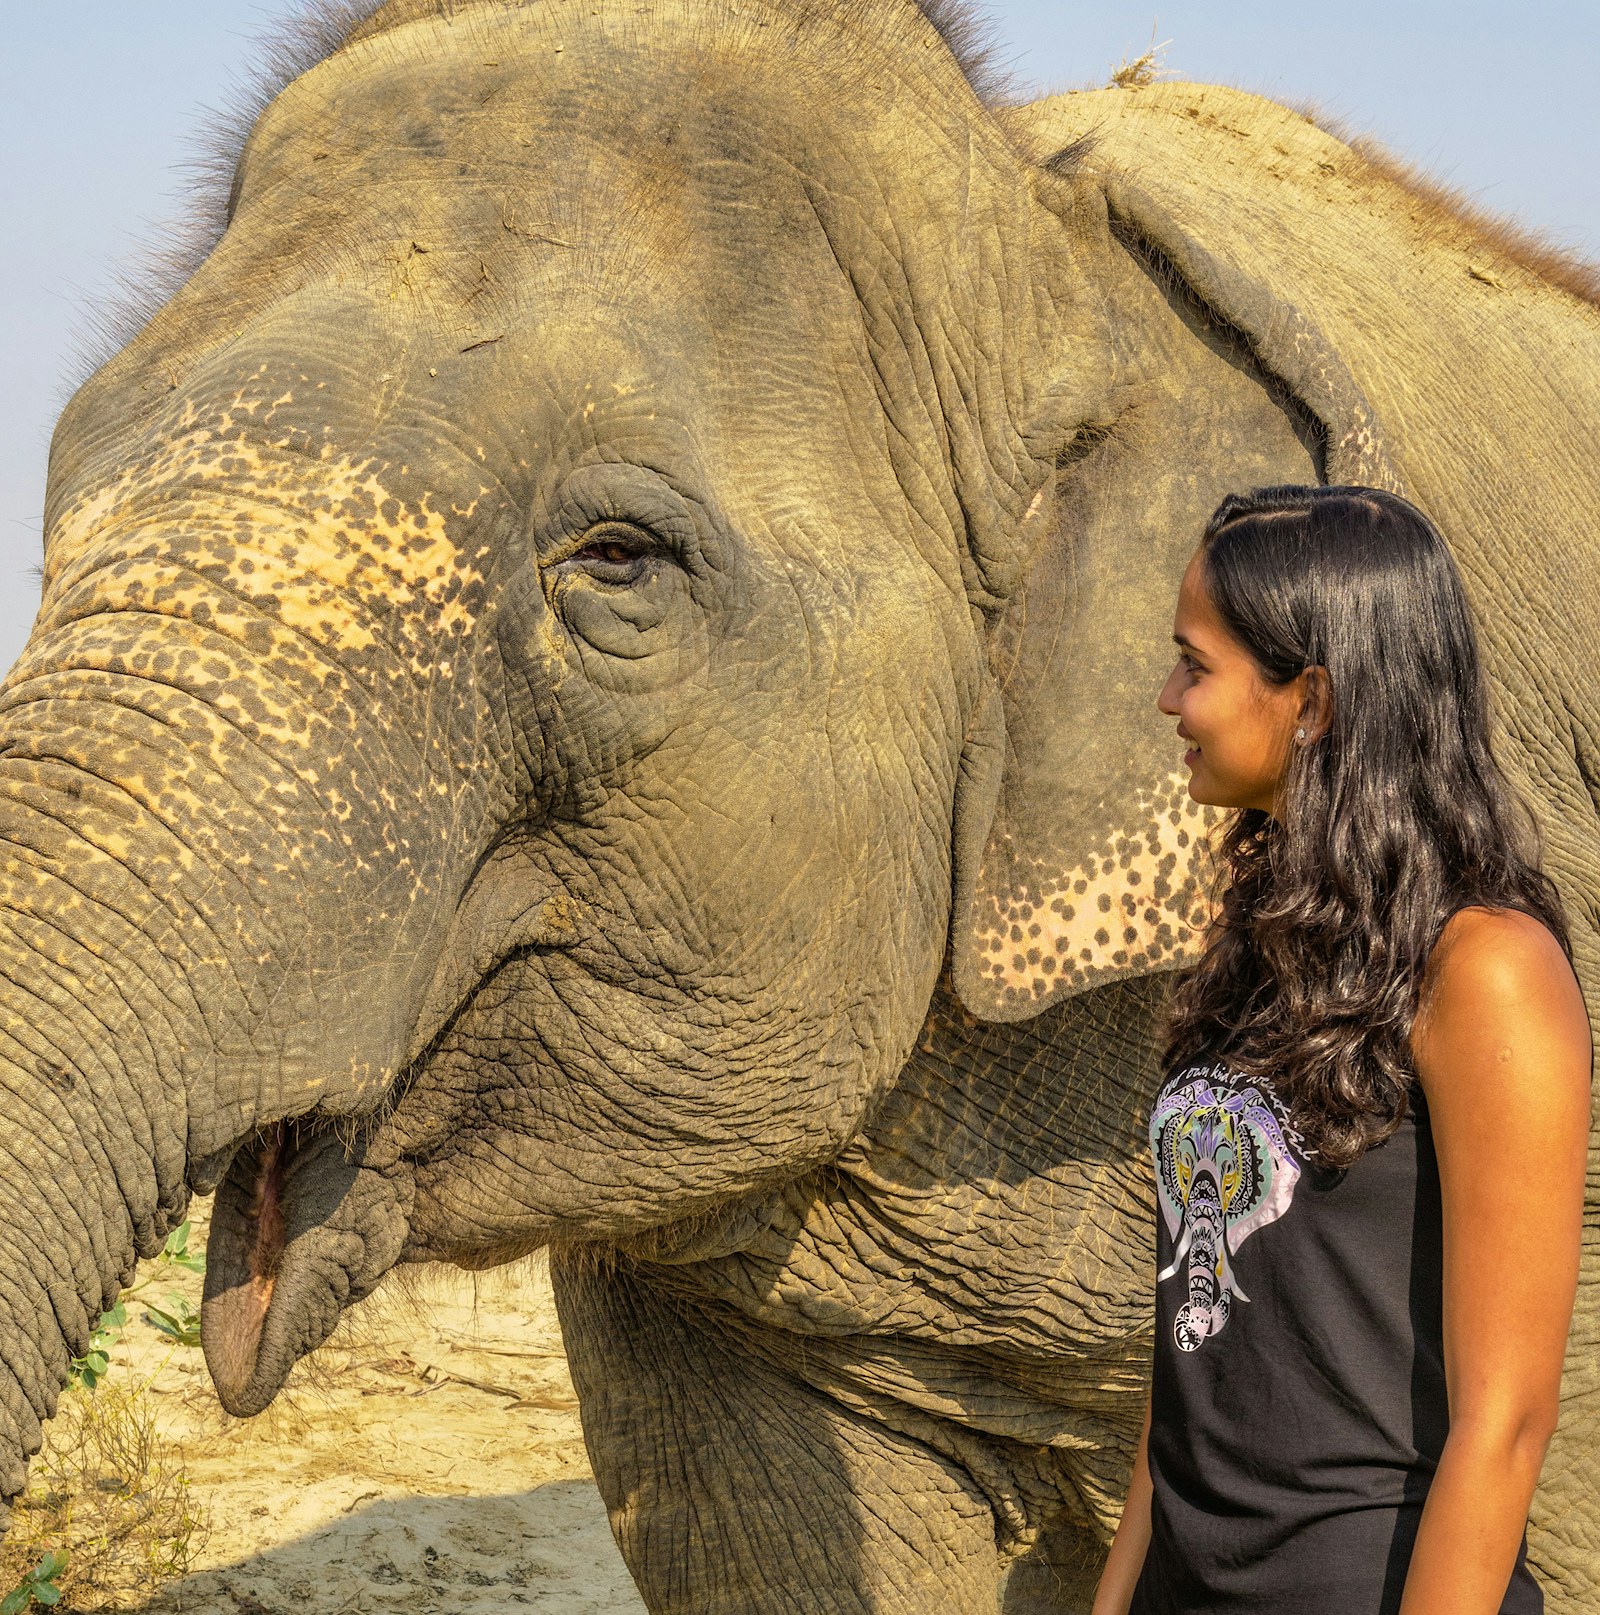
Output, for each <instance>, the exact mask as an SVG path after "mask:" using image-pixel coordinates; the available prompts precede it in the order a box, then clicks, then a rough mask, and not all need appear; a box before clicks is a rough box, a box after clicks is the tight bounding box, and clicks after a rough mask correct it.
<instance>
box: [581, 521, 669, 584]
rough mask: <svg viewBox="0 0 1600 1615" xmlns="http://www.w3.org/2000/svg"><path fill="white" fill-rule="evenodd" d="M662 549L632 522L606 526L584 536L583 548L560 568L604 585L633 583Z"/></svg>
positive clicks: (606, 524)
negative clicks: (580, 573) (580, 574)
mask: <svg viewBox="0 0 1600 1615" xmlns="http://www.w3.org/2000/svg"><path fill="white" fill-rule="evenodd" d="M660 550H661V546H660V545H659V544H658V543H657V542H656V540H655V539H654V538H653V537H652V536H651V535H650V534H649V533H647V532H646V531H645V530H644V529H643V528H642V527H635V526H633V525H632V524H631V523H629V522H602V523H600V524H599V525H598V526H596V527H591V528H590V529H589V531H588V532H587V533H585V534H584V535H583V542H582V544H581V545H580V546H579V547H578V548H577V549H575V550H573V551H572V552H571V553H570V554H568V555H567V556H565V557H564V558H563V559H562V560H561V561H560V562H559V563H558V564H559V565H560V566H561V568H562V570H563V571H580V572H584V573H586V574H587V575H588V576H589V577H592V578H595V579H598V580H599V581H600V582H601V583H632V582H634V581H636V580H637V579H638V578H639V577H641V576H642V575H643V573H644V571H645V568H646V566H647V565H648V564H649V562H650V561H651V560H653V559H654V558H655V557H656V556H657V555H658V554H659V553H660Z"/></svg>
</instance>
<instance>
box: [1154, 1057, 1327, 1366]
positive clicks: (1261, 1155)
mask: <svg viewBox="0 0 1600 1615" xmlns="http://www.w3.org/2000/svg"><path fill="white" fill-rule="evenodd" d="M1240 1083H1241V1079H1240V1078H1239V1076H1238V1074H1237V1073H1235V1072H1232V1071H1230V1070H1229V1069H1228V1068H1227V1067H1226V1066H1223V1065H1217V1066H1212V1067H1210V1068H1208V1069H1194V1068H1192V1069H1190V1070H1188V1071H1185V1072H1183V1073H1181V1074H1180V1076H1179V1077H1177V1078H1176V1079H1174V1080H1173V1081H1172V1082H1170V1083H1169V1084H1168V1085H1167V1086H1166V1087H1164V1088H1163V1089H1162V1092H1161V1096H1160V1098H1159V1099H1157V1101H1156V1105H1155V1109H1154V1110H1153V1111H1152V1112H1151V1116H1150V1148H1151V1153H1152V1154H1153V1155H1154V1157H1155V1167H1156V1188H1157V1193H1158V1195H1159V1197H1160V1200H1161V1214H1162V1217H1163V1218H1164V1219H1165V1222H1166V1227H1167V1233H1168V1235H1169V1237H1170V1238H1171V1240H1172V1242H1173V1254H1172V1261H1171V1263H1170V1264H1169V1265H1168V1266H1167V1267H1165V1268H1163V1269H1162V1271H1161V1272H1160V1273H1158V1274H1157V1275H1156V1281H1157V1283H1164V1282H1165V1281H1166V1280H1167V1279H1170V1278H1172V1277H1173V1276H1174V1275H1176V1274H1177V1273H1179V1272H1180V1271H1181V1270H1182V1269H1183V1268H1184V1266H1185V1263H1186V1262H1187V1269H1188V1282H1189V1299H1188V1300H1187V1301H1186V1302H1185V1303H1184V1305H1183V1306H1182V1307H1180V1308H1179V1309H1178V1313H1177V1316H1176V1318H1175V1320H1174V1322H1173V1333H1174V1335H1175V1336H1176V1338H1177V1342H1178V1347H1179V1349H1180V1350H1182V1351H1195V1350H1197V1349H1198V1348H1199V1346H1200V1345H1201V1343H1202V1342H1203V1341H1205V1340H1207V1339H1209V1338H1210V1337H1211V1336H1212V1335H1214V1334H1217V1333H1219V1332H1220V1331H1221V1329H1222V1327H1223V1325H1225V1324H1226V1323H1227V1321H1228V1316H1229V1313H1230V1312H1231V1310H1232V1306H1233V1300H1234V1298H1235V1297H1237V1298H1238V1299H1239V1300H1240V1301H1248V1300H1249V1299H1250V1297H1249V1296H1247V1295H1246V1294H1245V1293H1244V1291H1243V1290H1242V1289H1241V1288H1240V1287H1239V1281H1238V1280H1237V1279H1236V1278H1235V1277H1234V1273H1233V1264H1232V1262H1231V1261H1230V1257H1231V1256H1233V1255H1234V1254H1235V1253H1236V1252H1237V1251H1238V1249H1239V1247H1240V1246H1241V1245H1243V1244H1244V1242H1245V1241H1246V1240H1247V1239H1248V1238H1249V1237H1250V1236H1251V1235H1252V1234H1253V1233H1255V1231H1256V1230H1257V1229H1258V1228H1264V1227H1265V1226H1266V1225H1267V1224H1268V1223H1270V1222H1276V1221H1277V1220H1278V1218H1279V1217H1281V1216H1283V1214H1284V1213H1285V1212H1286V1211H1287V1210H1288V1209H1289V1203H1290V1201H1291V1200H1292V1199H1293V1198H1294V1186H1295V1184H1296V1183H1297V1182H1298V1181H1299V1179H1300V1164H1299V1162H1298V1161H1297V1160H1296V1159H1295V1156H1294V1151H1293V1148H1292V1144H1293V1142H1297V1141H1298V1139H1297V1135H1296V1134H1295V1133H1294V1130H1293V1129H1292V1128H1291V1127H1290V1125H1289V1122H1288V1118H1287V1116H1286V1115H1285V1114H1284V1113H1283V1110H1282V1106H1281V1105H1280V1104H1279V1102H1278V1100H1277V1097H1276V1096H1275V1095H1273V1094H1272V1093H1271V1091H1270V1089H1268V1088H1267V1087H1266V1085H1265V1084H1264V1083H1257V1082H1250V1083H1246V1084H1244V1085H1242V1086H1241V1085H1240Z"/></svg>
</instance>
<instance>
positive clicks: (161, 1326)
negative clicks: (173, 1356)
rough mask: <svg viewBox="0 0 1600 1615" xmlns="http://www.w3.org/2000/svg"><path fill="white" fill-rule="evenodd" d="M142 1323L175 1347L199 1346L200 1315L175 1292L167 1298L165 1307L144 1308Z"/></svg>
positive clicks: (152, 1306)
mask: <svg viewBox="0 0 1600 1615" xmlns="http://www.w3.org/2000/svg"><path fill="white" fill-rule="evenodd" d="M144 1321H145V1322H146V1323H147V1324H149V1325H150V1327H151V1328H152V1329H156V1330H159V1331H160V1332H161V1333H162V1334H164V1335H165V1336H166V1337H167V1339H168V1340H170V1341H171V1342H172V1343H173V1345H175V1346H198V1345H199V1344H200V1314H199V1312H198V1311H197V1310H196V1309H195V1308H194V1307H192V1306H190V1305H189V1303H188V1302H187V1301H186V1300H185V1299H184V1298H183V1297H182V1296H181V1295H179V1294H178V1293H177V1291H176V1290H174V1291H173V1292H172V1294H170V1295H169V1296H168V1297H167V1304H166V1306H165V1307H158V1306H155V1305H153V1304H152V1305H151V1306H148V1307H146V1308H145V1311H144Z"/></svg>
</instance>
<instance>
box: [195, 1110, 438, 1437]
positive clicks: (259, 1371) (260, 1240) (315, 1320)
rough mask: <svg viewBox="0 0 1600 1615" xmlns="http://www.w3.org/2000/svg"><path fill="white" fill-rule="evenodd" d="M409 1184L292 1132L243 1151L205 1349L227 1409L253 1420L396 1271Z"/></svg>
mask: <svg viewBox="0 0 1600 1615" xmlns="http://www.w3.org/2000/svg"><path fill="white" fill-rule="evenodd" d="M411 1200H412V1184H411V1178H410V1174H409V1172H407V1171H405V1170H404V1169H403V1168H399V1167H388V1168H385V1169H382V1170H379V1169H377V1168H375V1167H372V1166H370V1165H366V1164H363V1163H362V1162H361V1161H359V1160H356V1159H351V1158H350V1157H349V1156H348V1155H347V1153H346V1151H345V1149H344V1147H343V1146H342V1145H341V1144H340V1142H339V1140H338V1139H337V1138H335V1137H333V1136H332V1135H330V1134H326V1133H321V1134H314V1135H312V1136H311V1137H309V1138H307V1139H302V1138H301V1137H300V1135H299V1132H298V1130H297V1128H296V1126H295V1124H294V1123H281V1124H279V1125H278V1126H276V1127H273V1128H271V1129H269V1130H268V1131H267V1132H266V1133H264V1134H263V1135H262V1136H261V1137H260V1138H258V1139H257V1140H256V1141H255V1142H254V1143H253V1144H251V1145H249V1146H247V1147H246V1148H245V1149H243V1150H241V1151H240V1152H239V1154H238V1156H237V1157H236V1158H235V1160H234V1162H233V1165H232V1166H231V1167H230V1168H229V1170H228V1174H227V1176H226V1177H225V1178H224V1180H223V1182H222V1185H221V1187H220V1188H219V1189H218V1191H217V1199H216V1204H215V1207H214V1209H213V1212H212V1223H211V1237H210V1241H209V1244H208V1247H207V1261H206V1288H205V1307H204V1309H203V1311H202V1314H201V1318H202V1322H201V1340H202V1343H203V1345H204V1347H205V1354H206V1365H207V1367H208V1368H209V1369H210V1370H211V1378H212V1380H213V1382H214V1383H215V1385H216V1388H217V1395H218V1397H219V1398H220V1400H221V1402H222V1405H223V1406H224V1407H225V1408H226V1409H227V1410H228V1411H229V1412H230V1413H232V1414H235V1415H238V1416H240V1417H248V1416H249V1415H251V1414H255V1413H260V1412H261V1411H262V1410H263V1409H264V1408H265V1407H267V1405H268V1404H269V1403H270V1402H271V1401H272V1399H273V1397H275V1396H276V1395H277V1393H278V1391H279V1390H280V1389H281V1388H282V1386H283V1382H284V1381H285V1380H286V1379H287V1378H288V1375H289V1370H290V1369H291V1368H293V1367H294V1365H295V1363H296V1362H297V1361H298V1360H299V1359H300V1358H301V1357H303V1356H305V1355H306V1354H307V1353H308V1352H311V1351H314V1350H315V1349H316V1348H317V1347H318V1346H320V1345H321V1344H322V1343H323V1341H325V1340H326V1339H327V1338H328V1336H329V1335H330V1334H331V1333H332V1332H333V1328H334V1325H335V1324H337V1322H338V1321H339V1315H340V1313H341V1312H342V1311H343V1310H344V1308H345V1307H347V1306H349V1305H350V1304H351V1303H352V1302H355V1301H359V1300H360V1299H361V1298H362V1297H363V1296H364V1295H367V1294H369V1293H370V1292H371V1291H372V1290H373V1289H374V1288H375V1287H376V1285H377V1283H378V1281H379V1280H380V1279H381V1278H382V1277H383V1275H384V1274H385V1273H387V1272H388V1270H389V1269H390V1268H391V1267H392V1266H393V1265H394V1263H395V1261H396V1259H397V1258H398V1257H399V1255H400V1252H401V1249H402V1248H403V1246H404V1245H405V1240H406V1234H407V1230H408V1227H409V1220H410V1212H411Z"/></svg>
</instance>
